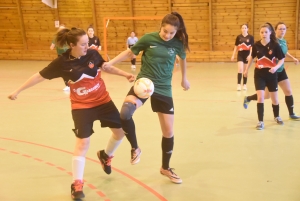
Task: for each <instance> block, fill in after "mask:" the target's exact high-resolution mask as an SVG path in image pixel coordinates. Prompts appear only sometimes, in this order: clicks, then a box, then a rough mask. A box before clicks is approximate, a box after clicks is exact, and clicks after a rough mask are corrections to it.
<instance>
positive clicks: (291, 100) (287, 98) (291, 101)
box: [285, 95, 294, 115]
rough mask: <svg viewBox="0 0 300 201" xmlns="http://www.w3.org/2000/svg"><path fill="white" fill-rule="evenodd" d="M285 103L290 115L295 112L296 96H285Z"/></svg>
mask: <svg viewBox="0 0 300 201" xmlns="http://www.w3.org/2000/svg"><path fill="white" fill-rule="evenodd" d="M285 103H286V106H287V108H288V110H289V113H290V115H293V114H294V98H293V95H290V96H285Z"/></svg>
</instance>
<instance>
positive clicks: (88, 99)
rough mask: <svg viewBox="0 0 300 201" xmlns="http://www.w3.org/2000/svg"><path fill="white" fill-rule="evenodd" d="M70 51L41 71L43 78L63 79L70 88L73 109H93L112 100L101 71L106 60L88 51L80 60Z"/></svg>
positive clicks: (94, 51)
mask: <svg viewBox="0 0 300 201" xmlns="http://www.w3.org/2000/svg"><path fill="white" fill-rule="evenodd" d="M70 51H71V50H68V51H67V52H65V53H63V54H62V56H61V57H58V58H56V59H55V60H53V61H52V62H51V63H50V64H49V65H48V66H47V67H46V68H44V69H43V70H41V71H40V74H41V76H42V77H44V78H46V79H53V78H57V77H62V78H63V79H64V80H66V81H68V85H69V86H70V99H71V105H72V109H83V108H92V107H96V106H99V105H102V104H104V103H107V102H109V101H110V100H111V98H110V96H109V94H108V92H107V91H106V86H105V84H104V81H103V79H102V78H101V69H100V67H101V66H102V64H103V62H104V60H103V58H102V57H101V55H100V54H99V52H98V51H96V50H92V49H88V50H87V54H86V55H85V56H82V57H80V58H79V59H77V58H74V57H72V56H71V55H70Z"/></svg>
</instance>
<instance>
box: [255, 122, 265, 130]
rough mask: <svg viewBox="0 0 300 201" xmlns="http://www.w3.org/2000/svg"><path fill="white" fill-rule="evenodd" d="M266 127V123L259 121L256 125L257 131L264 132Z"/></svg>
mask: <svg viewBox="0 0 300 201" xmlns="http://www.w3.org/2000/svg"><path fill="white" fill-rule="evenodd" d="M264 127H265V125H264V122H262V121H259V122H258V123H257V125H256V130H263V129H264Z"/></svg>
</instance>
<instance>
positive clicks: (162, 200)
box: [0, 137, 167, 201]
mask: <svg viewBox="0 0 300 201" xmlns="http://www.w3.org/2000/svg"><path fill="white" fill-rule="evenodd" d="M0 139H3V140H9V141H14V142H21V143H26V144H30V145H35V146H39V147H44V148H48V149H52V150H56V151H60V152H64V153H68V154H73V152H69V151H66V150H62V149H58V148H55V147H50V146H47V145H43V144H38V143H34V142H29V141H24V140H17V139H11V138H4V137H0ZM34 159H35V160H40V159H37V158H34ZM86 159H87V160H89V161H93V162H96V163H98V164H100V162H99V161H96V160H94V159H91V158H88V157H86ZM112 169H113V170H114V171H116V172H118V173H120V174H122V175H123V176H125V177H127V178H128V179H130V180H132V181H134V182H135V183H137V184H138V185H140V186H142V187H143V188H144V189H146V190H147V191H149V192H150V193H152V194H153V195H154V196H155V197H157V198H158V199H159V200H161V201H167V199H166V198H164V197H163V196H162V195H160V194H159V193H158V192H156V191H155V190H154V189H152V188H151V187H149V186H147V185H146V184H144V183H143V182H141V181H139V180H137V179H136V178H134V177H132V176H130V175H129V174H127V173H125V172H123V171H121V170H119V169H116V168H113V167H112ZM68 174H69V172H68ZM71 175H72V173H71Z"/></svg>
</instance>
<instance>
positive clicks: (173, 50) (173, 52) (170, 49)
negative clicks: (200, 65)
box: [168, 47, 175, 56]
mask: <svg viewBox="0 0 300 201" xmlns="http://www.w3.org/2000/svg"><path fill="white" fill-rule="evenodd" d="M168 54H169V55H170V56H173V55H174V54H175V49H174V48H172V47H170V48H168Z"/></svg>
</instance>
